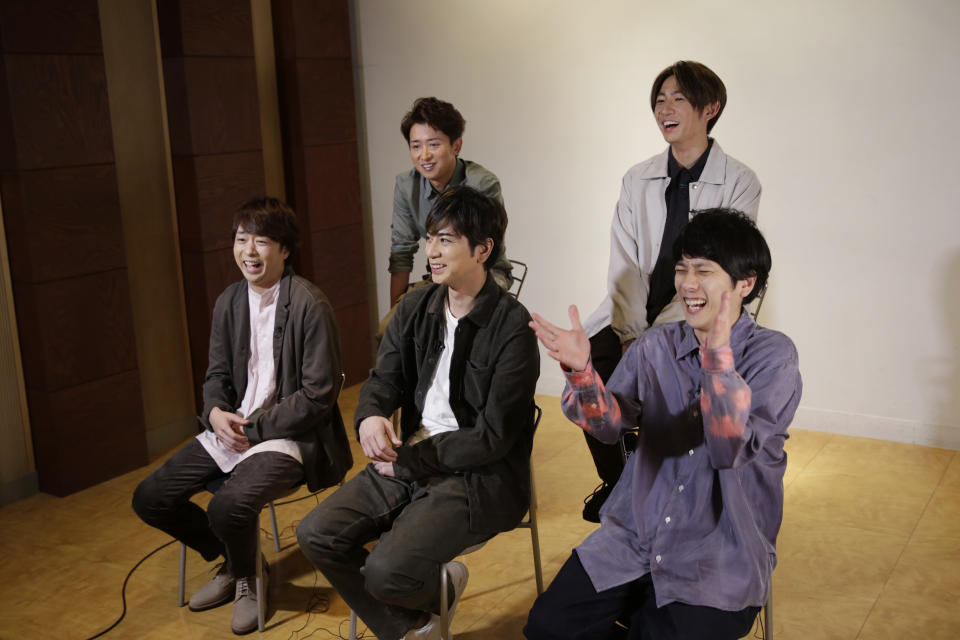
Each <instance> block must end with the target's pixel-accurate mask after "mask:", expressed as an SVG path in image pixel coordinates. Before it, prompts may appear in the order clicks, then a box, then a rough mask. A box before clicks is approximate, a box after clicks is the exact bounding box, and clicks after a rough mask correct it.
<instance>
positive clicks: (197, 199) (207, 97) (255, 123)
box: [157, 0, 265, 407]
mask: <svg viewBox="0 0 960 640" xmlns="http://www.w3.org/2000/svg"><path fill="white" fill-rule="evenodd" d="M157 14H158V21H159V28H160V45H161V50H162V52H163V77H164V82H165V87H166V94H167V119H168V122H169V128H170V151H171V155H172V156H173V181H174V190H175V197H176V208H177V220H178V223H179V229H180V251H181V257H182V264H183V286H184V296H185V298H186V307H187V326H188V330H189V333H190V350H191V363H192V366H193V376H194V380H195V381H196V385H195V386H196V394H197V395H196V397H197V406H198V407H201V406H202V405H203V403H202V400H201V385H202V383H203V379H204V375H205V373H206V368H207V347H208V342H209V337H210V322H211V319H212V314H213V305H214V302H215V301H216V299H217V296H218V295H219V294H220V293H221V292H222V291H223V290H224V289H225V288H226V287H227V285H228V284H230V283H231V282H235V281H236V280H237V279H239V278H240V273H239V271H238V270H237V267H236V265H235V264H234V261H233V252H232V247H233V241H232V238H231V237H230V230H231V228H232V223H233V213H234V211H236V209H237V206H238V205H239V204H241V203H242V202H244V201H245V200H247V199H248V198H251V197H254V196H258V195H261V194H262V193H263V192H264V190H265V183H264V169H263V154H262V151H261V146H262V143H261V137H260V113H259V106H258V99H257V76H256V65H255V62H254V57H253V28H252V23H251V11H250V0H158V2H157Z"/></svg>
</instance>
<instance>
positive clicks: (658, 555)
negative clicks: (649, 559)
mask: <svg viewBox="0 0 960 640" xmlns="http://www.w3.org/2000/svg"><path fill="white" fill-rule="evenodd" d="M660 560H661V558H660V554H659V553H658V554H657V564H660Z"/></svg>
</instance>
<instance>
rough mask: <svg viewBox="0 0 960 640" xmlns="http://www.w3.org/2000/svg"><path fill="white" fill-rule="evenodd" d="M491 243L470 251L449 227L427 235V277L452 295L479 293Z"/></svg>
mask: <svg viewBox="0 0 960 640" xmlns="http://www.w3.org/2000/svg"><path fill="white" fill-rule="evenodd" d="M492 246H493V241H492V240H489V239H488V240H487V244H482V245H481V244H478V245H477V246H475V247H474V248H473V250H472V251H471V250H470V241H469V240H468V239H467V237H466V236H463V235H460V234H458V233H457V232H456V231H454V230H453V227H452V226H451V225H446V226H444V227H442V228H440V229H438V230H437V231H435V232H434V233H428V234H427V246H426V250H427V261H428V264H429V265H430V275H431V276H432V278H433V281H434V282H436V283H437V284H445V285H447V286H448V287H450V288H451V289H453V290H454V291H467V290H472V289H474V288H476V289H479V288H480V286H482V285H483V282H484V280H485V279H486V269H485V268H484V266H483V263H484V262H485V261H486V260H487V258H489V256H490V249H491V248H492Z"/></svg>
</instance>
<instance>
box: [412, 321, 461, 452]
mask: <svg viewBox="0 0 960 640" xmlns="http://www.w3.org/2000/svg"><path fill="white" fill-rule="evenodd" d="M443 314H444V316H445V317H446V319H447V332H446V336H444V339H443V350H442V351H441V352H440V361H439V362H437V368H436V370H435V371H434V372H433V381H432V382H431V383H430V388H429V389H428V390H427V397H426V398H424V400H423V414H422V415H421V416H420V425H421V426H420V429H418V430H417V432H416V433H414V434H413V435H412V436H410V438H408V439H407V444H408V445H414V444H416V443H418V442H420V441H421V440H426V439H427V438H429V437H431V436H435V435H437V434H438V433H446V432H448V431H456V430H457V429H459V428H460V425H459V424H457V417H456V416H455V415H453V409H451V408H450V358H451V357H452V356H453V340H454V338H455V337H456V335H455V334H456V331H457V323H458V322H459V321H458V320H457V319H456V318H454V317H453V314H452V313H450V305H449V304H447V303H444V305H443Z"/></svg>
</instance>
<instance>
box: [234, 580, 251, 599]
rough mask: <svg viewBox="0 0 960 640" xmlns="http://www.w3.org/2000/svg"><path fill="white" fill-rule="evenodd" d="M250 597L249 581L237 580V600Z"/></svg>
mask: <svg viewBox="0 0 960 640" xmlns="http://www.w3.org/2000/svg"><path fill="white" fill-rule="evenodd" d="M249 595H250V581H249V580H247V579H246V578H240V579H239V580H237V598H243V597H244V596H249Z"/></svg>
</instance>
